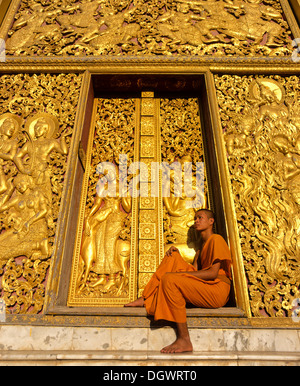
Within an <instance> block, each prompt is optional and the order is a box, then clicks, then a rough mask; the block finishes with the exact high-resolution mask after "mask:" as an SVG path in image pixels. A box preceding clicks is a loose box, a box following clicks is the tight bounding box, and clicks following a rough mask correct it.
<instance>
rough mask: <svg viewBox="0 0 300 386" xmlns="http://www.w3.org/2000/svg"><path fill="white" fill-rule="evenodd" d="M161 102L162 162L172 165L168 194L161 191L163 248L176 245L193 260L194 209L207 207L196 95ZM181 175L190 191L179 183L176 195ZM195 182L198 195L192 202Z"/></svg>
mask: <svg viewBox="0 0 300 386" xmlns="http://www.w3.org/2000/svg"><path fill="white" fill-rule="evenodd" d="M160 104H161V105H160V121H161V149H162V161H164V162H166V163H167V164H169V165H172V164H173V165H174V167H173V168H172V170H171V171H170V186H165V189H169V191H170V193H169V194H168V192H166V194H163V203H164V208H163V210H164V243H165V248H168V247H169V244H173V245H176V247H177V248H178V249H179V250H180V252H181V254H182V256H183V258H184V259H185V260H187V261H188V262H193V260H194V257H195V252H196V250H197V247H198V243H199V240H197V237H196V233H195V232H194V228H193V224H194V215H195V211H196V209H200V208H206V207H208V203H207V201H208V189H207V179H206V173H205V170H204V148H203V139H202V132H201V124H200V114H199V101H198V99H196V98H189V99H180V98H178V99H162V100H161V103H160ZM197 163H200V164H202V166H203V175H198V173H200V172H201V170H200V168H199V166H198V168H197V167H196V164H197ZM176 164H178V166H179V168H180V169H181V170H182V174H181V175H180V173H179V175H178V174H176V166H177V165H176ZM180 177H181V181H185V183H187V182H188V183H190V189H192V192H191V193H192V194H189V193H190V192H189V187H188V186H182V191H181V192H178V193H179V194H176V186H177V187H178V183H177V184H176V182H178V181H176V179H178V178H179V179H180ZM197 178H198V183H197ZM189 179H190V181H189ZM196 185H197V190H198V192H199V194H200V197H198V201H199V202H196V203H195V200H196V197H195V195H194V192H195V189H196ZM178 195H179V196H178ZM189 204H192V205H189Z"/></svg>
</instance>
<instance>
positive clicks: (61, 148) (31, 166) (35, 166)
mask: <svg viewBox="0 0 300 386" xmlns="http://www.w3.org/2000/svg"><path fill="white" fill-rule="evenodd" d="M25 129H26V132H27V134H28V141H27V142H26V143H25V145H24V146H23V147H22V149H21V150H20V151H19V152H18V154H17V155H16V156H15V157H14V162H15V164H16V166H17V168H18V169H19V171H20V172H21V173H23V174H28V175H31V176H32V177H33V180H34V182H35V184H36V185H37V186H39V187H40V188H41V189H43V192H44V194H45V196H46V197H47V198H48V199H49V202H51V197H52V190H51V181H50V170H49V156H50V154H51V153H52V152H53V151H56V152H58V153H60V154H68V148H67V144H66V140H65V137H66V136H67V135H69V133H68V131H66V132H65V133H63V134H62V136H61V139H60V140H58V139H55V138H53V137H54V136H55V134H56V132H57V129H58V121H57V119H56V118H55V117H54V116H52V115H50V114H47V113H39V114H37V115H36V116H34V117H32V118H30V119H29V120H28V121H27V122H26V127H25ZM25 156H27V158H28V159H26V160H24V158H25Z"/></svg>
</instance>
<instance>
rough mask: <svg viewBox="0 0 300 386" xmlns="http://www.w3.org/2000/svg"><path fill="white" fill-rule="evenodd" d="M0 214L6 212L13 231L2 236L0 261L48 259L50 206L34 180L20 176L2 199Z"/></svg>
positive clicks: (9, 230) (0, 238) (11, 184)
mask: <svg viewBox="0 0 300 386" xmlns="http://www.w3.org/2000/svg"><path fill="white" fill-rule="evenodd" d="M0 212H7V213H8V215H7V218H8V221H7V223H8V224H9V225H10V228H9V229H8V230H6V231H5V232H4V233H2V234H1V235H0V260H1V261H7V260H9V259H11V258H15V257H18V256H26V257H28V258H32V259H34V260H35V259H40V260H41V259H46V258H48V257H49V255H50V248H49V243H48V214H49V202H48V200H47V198H46V197H45V196H44V195H43V194H42V193H41V191H40V190H38V189H36V188H35V184H34V181H33V178H32V177H30V176H28V175H23V174H19V175H18V176H17V177H15V179H14V181H13V183H11V182H10V183H9V187H8V190H7V192H6V194H5V195H3V197H2V198H1V199H0Z"/></svg>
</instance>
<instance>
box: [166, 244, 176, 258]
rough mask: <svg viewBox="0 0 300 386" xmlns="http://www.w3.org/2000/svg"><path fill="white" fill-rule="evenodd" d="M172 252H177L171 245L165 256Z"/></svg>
mask: <svg viewBox="0 0 300 386" xmlns="http://www.w3.org/2000/svg"><path fill="white" fill-rule="evenodd" d="M173 252H179V250H178V249H177V248H176V247H174V246H173V245H172V247H171V248H170V249H168V250H167V252H166V255H167V256H171V255H172V253H173Z"/></svg>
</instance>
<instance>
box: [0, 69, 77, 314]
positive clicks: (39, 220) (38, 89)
mask: <svg viewBox="0 0 300 386" xmlns="http://www.w3.org/2000/svg"><path fill="white" fill-rule="evenodd" d="M81 80H82V76H81V75H75V74H68V75H66V74H62V75H50V74H48V75H45V74H41V75H28V74H24V75H23V74H17V75H2V76H0V278H1V287H0V295H1V297H2V298H3V299H4V301H5V303H6V307H7V309H8V311H9V312H10V313H33V314H35V313H39V312H40V311H41V310H42V308H43V304H44V296H45V286H46V282H47V274H48V272H49V266H50V262H51V256H52V254H53V252H54V243H55V236H56V231H57V225H58V217H59V213H60V205H61V198H62V193H63V188H64V177H65V174H66V169H67V159H68V154H69V149H70V145H71V139H72V132H73V126H74V120H75V111H76V106H77V102H78V98H79V91H80V87H81ZM62 101H63V102H62Z"/></svg>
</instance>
